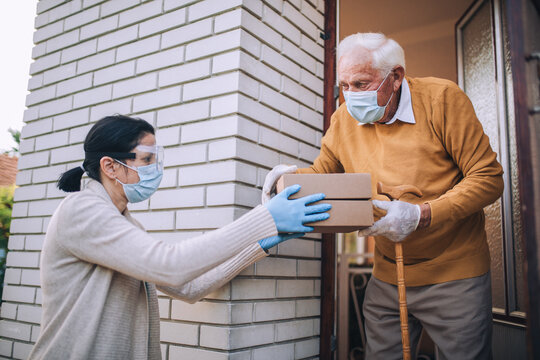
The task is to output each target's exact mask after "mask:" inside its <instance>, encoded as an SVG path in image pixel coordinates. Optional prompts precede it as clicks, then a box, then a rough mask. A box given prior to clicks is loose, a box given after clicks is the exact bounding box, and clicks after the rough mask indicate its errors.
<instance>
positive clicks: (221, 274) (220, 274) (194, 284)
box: [157, 244, 268, 304]
mask: <svg viewBox="0 0 540 360" xmlns="http://www.w3.org/2000/svg"><path fill="white" fill-rule="evenodd" d="M267 256H268V253H267V252H266V251H264V250H263V249H262V248H261V246H260V245H259V244H253V245H250V246H248V247H247V248H245V249H244V250H242V251H241V252H240V253H239V254H238V255H236V256H234V257H233V258H231V259H230V260H227V261H225V262H224V263H223V264H221V265H219V266H217V267H215V268H213V269H212V270H210V271H208V272H206V273H204V274H203V275H201V276H199V277H198V278H196V279H194V280H192V281H190V282H188V283H186V284H184V285H182V286H179V287H176V288H173V287H167V286H158V287H157V288H158V290H160V291H162V292H164V293H165V294H167V295H170V296H172V297H174V298H177V299H180V300H184V301H187V302H189V303H192V304H193V303H195V302H197V301H199V300H200V299H202V298H203V297H205V296H206V295H208V294H209V293H211V292H213V291H215V290H217V289H219V288H220V287H222V286H223V285H225V284H226V283H228V282H229V281H231V280H232V279H233V278H234V277H235V276H236V275H238V274H239V273H240V272H241V271H242V270H244V269H245V268H246V267H248V266H249V265H251V264H253V263H255V262H257V261H259V260H260V259H262V258H265V257H267Z"/></svg>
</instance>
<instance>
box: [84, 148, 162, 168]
mask: <svg viewBox="0 0 540 360" xmlns="http://www.w3.org/2000/svg"><path fill="white" fill-rule="evenodd" d="M103 156H110V157H112V158H113V159H116V161H118V159H136V160H139V163H140V164H141V165H140V166H146V165H151V164H156V168H157V170H158V171H163V158H164V150H163V146H159V145H137V146H136V147H135V149H133V151H132V152H109V151H105V152H85V158H86V159H101V158H102V157H103ZM122 164H123V163H122ZM126 166H127V165H126Z"/></svg>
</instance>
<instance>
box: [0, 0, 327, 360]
mask: <svg viewBox="0 0 540 360" xmlns="http://www.w3.org/2000/svg"><path fill="white" fill-rule="evenodd" d="M323 10H324V3H323V0H309V1H301V0H290V1H282V0H272V1H270V0H268V1H266V0H265V1H259V0H228V1H222V0H205V1H187V0H155V1H141V0H131V1H127V0H126V1H116V0H115V1H102V0H84V1H83V0H72V1H63V0H41V1H40V2H39V4H38V8H37V17H36V22H35V24H36V28H37V30H36V32H35V35H34V41H35V43H36V45H35V47H34V49H33V54H32V56H33V58H34V59H35V61H34V63H33V64H32V66H31V69H30V73H31V75H32V78H31V79H30V81H29V89H30V94H29V95H28V97H27V106H28V109H27V110H26V112H25V115H24V121H25V123H26V125H25V127H24V128H23V132H22V138H23V140H22V143H21V153H22V156H21V159H20V160H19V169H20V171H19V174H18V177H17V184H18V185H19V188H18V189H17V190H16V193H15V201H16V204H15V207H14V211H13V217H14V219H13V222H12V236H11V238H10V241H9V248H10V253H9V255H8V260H7V266H8V269H7V272H6V287H5V289H4V299H3V303H2V313H1V318H2V319H1V321H0V337H1V340H0V356H4V357H8V358H25V357H26V356H27V355H28V352H29V351H30V349H31V346H32V344H33V342H34V341H35V339H36V338H37V336H38V333H39V320H40V310H41V305H40V304H41V296H40V294H41V290H40V288H39V256H40V249H41V245H42V241H43V238H44V233H45V231H46V228H47V224H48V221H49V218H50V216H51V215H52V213H53V212H54V209H55V208H56V206H57V205H58V203H59V202H60V201H61V199H62V198H63V197H64V196H65V194H64V193H62V192H61V191H58V190H57V189H56V187H55V181H56V180H57V178H58V176H59V174H60V173H61V172H63V171H65V170H66V169H69V168H71V167H74V166H78V165H79V164H80V162H81V161H82V159H83V151H82V142H83V141H84V137H85V135H86V133H87V132H88V130H89V128H90V127H91V126H92V124H93V123H94V122H95V121H96V120H98V119H100V118H101V117H103V116H105V115H108V114H112V113H121V114H128V115H134V116H140V117H142V118H144V119H146V120H147V121H149V122H151V123H153V124H154V126H155V127H156V128H157V129H158V131H157V138H158V142H159V143H160V144H162V145H164V146H165V147H166V155H165V156H166V160H165V166H166V170H165V176H164V180H163V183H162V185H161V187H160V190H158V192H157V193H156V194H155V195H154V196H153V197H152V198H151V199H150V200H149V201H145V202H142V203H139V204H136V205H134V206H130V209H131V211H132V212H133V213H134V215H135V216H136V218H137V219H138V220H140V221H141V222H142V223H143V225H144V226H145V227H146V229H147V230H148V231H149V232H150V233H151V234H152V235H153V236H155V237H156V238H158V239H161V240H164V241H168V242H177V241H182V239H185V238H187V237H190V236H193V235H196V234H200V233H202V232H205V231H209V230H212V229H215V228H217V227H220V226H222V225H225V224H227V223H228V222H230V221H233V220H234V219H236V218H238V217H239V216H241V215H242V214H244V213H245V212H247V211H249V209H251V208H252V207H254V206H256V205H257V204H259V202H260V186H261V185H262V181H263V180H264V176H265V175H266V173H267V172H268V170H269V169H270V168H271V167H273V166H274V165H276V164H279V163H288V164H297V165H299V166H305V165H307V164H309V163H311V162H312V161H313V159H314V158H315V156H316V155H317V154H318V147H319V146H320V139H321V131H320V130H321V129H322V106H323V105H322V88H323V85H322V77H323V64H322V61H323V47H322V40H321V39H320V37H319V34H320V32H321V31H322V28H323V23H324V21H323V20H324V18H323V14H322V13H323ZM271 254H272V255H271V256H270V257H268V258H266V259H264V260H262V261H260V262H259V263H257V264H255V265H254V266H251V267H249V268H248V269H246V270H245V271H244V272H243V273H242V274H241V275H240V276H239V277H238V278H236V279H234V280H233V281H232V282H231V283H230V284H228V285H226V286H225V287H223V288H222V289H221V290H219V291H218V292H216V293H214V294H211V295H210V296H208V298H207V299H205V300H203V301H201V302H199V303H197V304H194V305H190V304H186V303H183V302H181V301H177V300H171V299H170V298H168V297H166V296H164V295H160V299H159V305H160V314H161V317H162V324H161V332H162V351H163V355H164V358H166V359H180V358H182V359H288V358H291V359H303V358H311V357H316V356H317V354H318V349H319V346H318V333H319V311H320V310H319V306H320V304H319V293H320V290H319V289H320V236H318V235H311V236H309V237H306V238H303V239H298V240H292V241H288V242H286V243H283V244H281V245H280V246H278V247H277V248H275V249H272V251H271Z"/></svg>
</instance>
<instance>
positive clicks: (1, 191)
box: [0, 185, 15, 299]
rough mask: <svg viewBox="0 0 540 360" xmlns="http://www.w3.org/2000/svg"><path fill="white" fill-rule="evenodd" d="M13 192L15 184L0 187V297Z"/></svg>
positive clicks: (0, 296) (0, 295) (0, 294)
mask: <svg viewBox="0 0 540 360" xmlns="http://www.w3.org/2000/svg"><path fill="white" fill-rule="evenodd" d="M14 192H15V185H12V186H7V187H0V299H1V298H2V284H3V283H4V272H5V269H6V255H7V245H8V238H9V227H10V225H11V210H12V209H13V193H14Z"/></svg>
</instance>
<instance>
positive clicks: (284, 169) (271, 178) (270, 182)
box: [261, 164, 298, 204]
mask: <svg viewBox="0 0 540 360" xmlns="http://www.w3.org/2000/svg"><path fill="white" fill-rule="evenodd" d="M296 169H298V167H297V166H296V165H284V164H280V165H276V166H274V168H273V169H272V170H270V172H269V173H268V175H266V178H265V179H264V185H263V187H262V194H261V203H262V204H266V203H267V202H268V200H270V193H271V192H272V189H273V188H274V186H276V181H278V179H279V178H280V177H281V175H283V174H292V173H294V172H295V171H296Z"/></svg>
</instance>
